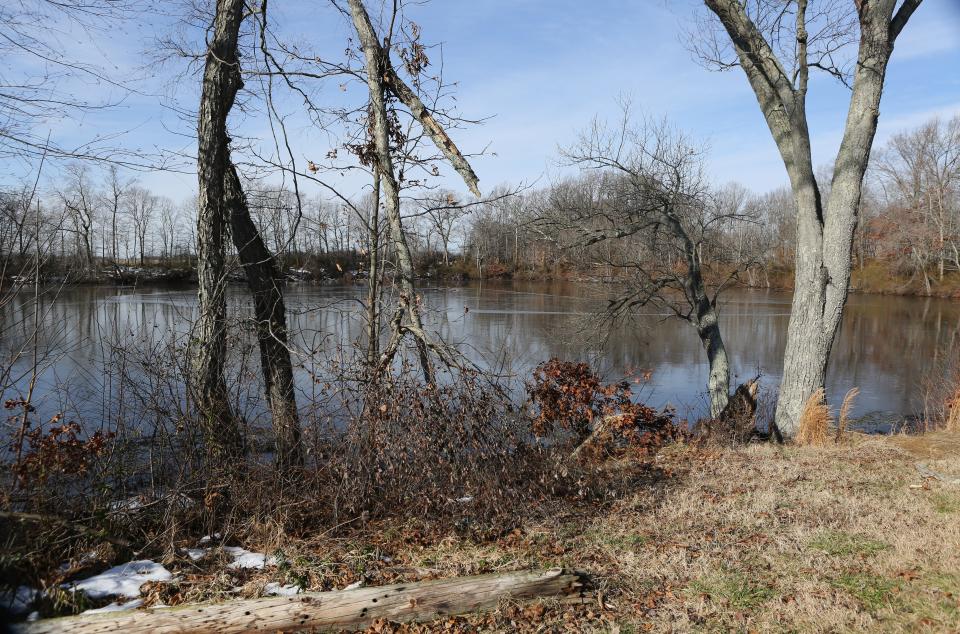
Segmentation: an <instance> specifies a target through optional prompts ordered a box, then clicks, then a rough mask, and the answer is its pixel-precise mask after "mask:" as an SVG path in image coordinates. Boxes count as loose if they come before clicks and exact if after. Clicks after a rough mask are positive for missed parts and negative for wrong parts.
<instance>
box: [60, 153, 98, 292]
mask: <svg viewBox="0 0 960 634" xmlns="http://www.w3.org/2000/svg"><path fill="white" fill-rule="evenodd" d="M68 174H69V178H70V181H69V185H68V189H67V191H65V192H62V193H61V194H60V197H61V200H62V201H63V205H64V207H65V208H66V210H67V212H68V213H69V216H70V221H71V223H72V225H73V227H72V229H73V233H74V237H75V239H76V242H77V245H78V246H79V249H78V252H79V253H80V254H81V258H82V260H83V270H84V271H85V272H86V273H87V274H90V273H92V272H93V269H94V246H93V233H94V222H95V219H96V213H97V193H96V192H95V191H94V189H93V184H92V183H91V182H90V170H89V168H88V167H87V166H86V165H81V164H73V165H71V166H70V167H69V168H68Z"/></svg>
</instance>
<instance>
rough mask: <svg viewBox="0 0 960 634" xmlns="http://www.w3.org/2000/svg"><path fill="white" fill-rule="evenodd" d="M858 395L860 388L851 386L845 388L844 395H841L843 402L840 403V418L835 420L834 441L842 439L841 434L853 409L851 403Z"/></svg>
mask: <svg viewBox="0 0 960 634" xmlns="http://www.w3.org/2000/svg"><path fill="white" fill-rule="evenodd" d="M859 395H860V388H858V387H852V388H850V389H849V390H847V393H846V395H845V396H844V397H843V403H841V404H840V419H839V420H838V421H837V434H836V437H835V440H836V442H840V441H841V440H843V434H844V433H845V432H846V431H847V427H849V425H850V412H851V411H853V405H854V403H856V402H857V397H858V396H859Z"/></svg>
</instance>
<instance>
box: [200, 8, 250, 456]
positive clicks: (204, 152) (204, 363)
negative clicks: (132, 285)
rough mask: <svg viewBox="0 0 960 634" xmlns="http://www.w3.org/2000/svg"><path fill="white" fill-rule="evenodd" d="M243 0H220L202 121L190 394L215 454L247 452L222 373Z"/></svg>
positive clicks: (205, 81) (203, 92)
mask: <svg viewBox="0 0 960 634" xmlns="http://www.w3.org/2000/svg"><path fill="white" fill-rule="evenodd" d="M243 9H244V1H243V0H217V6H216V15H215V17H214V21H213V28H212V31H213V34H212V36H211V38H210V41H209V45H208V49H207V56H206V63H205V67H204V73H203V86H202V90H201V94H200V112H199V116H198V124H197V141H198V148H197V177H198V181H199V183H198V184H199V196H198V212H197V279H198V282H199V286H200V288H199V292H198V297H199V311H200V314H199V317H198V319H197V322H196V324H195V330H194V333H193V337H192V340H193V341H192V346H191V347H192V350H191V361H192V377H191V378H192V385H191V390H192V394H193V398H194V400H195V401H196V405H197V409H198V410H199V413H200V417H201V424H202V425H203V433H204V438H205V442H206V445H207V449H208V451H209V452H210V453H211V454H212V455H213V457H214V458H217V459H229V458H231V457H235V456H237V455H239V454H241V453H242V452H243V437H242V435H241V433H240V425H239V422H238V421H237V419H236V417H235V416H234V414H233V410H232V407H231V405H230V400H229V398H228V393H227V385H226V380H225V378H224V366H225V365H226V334H227V324H226V296H225V287H226V279H225V273H226V266H225V256H224V242H225V238H226V230H227V222H228V215H227V209H226V206H225V200H224V185H225V175H226V173H227V167H228V163H229V149H228V142H229V139H228V137H227V127H226V126H227V115H228V114H229V112H230V108H231V107H232V106H233V100H234V97H235V96H236V93H237V90H238V89H239V87H240V85H241V83H242V82H241V78H240V69H239V67H238V62H237V38H238V33H239V29H240V23H241V21H242V20H243Z"/></svg>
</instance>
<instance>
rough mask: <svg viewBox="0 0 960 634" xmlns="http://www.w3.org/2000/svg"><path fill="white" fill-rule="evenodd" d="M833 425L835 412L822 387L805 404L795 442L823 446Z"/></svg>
mask: <svg viewBox="0 0 960 634" xmlns="http://www.w3.org/2000/svg"><path fill="white" fill-rule="evenodd" d="M832 425H833V414H832V413H831V411H830V405H828V404H827V399H826V396H825V395H824V391H823V388H820V389H818V390H817V391H816V392H814V393H813V394H811V395H810V398H808V399H807V402H806V403H804V404H803V411H802V412H801V413H800V423H799V425H798V428H797V435H796V438H795V442H796V443H797V444H798V445H808V446H813V447H822V446H823V445H825V444H827V439H828V438H829V431H830V427H831V426H832Z"/></svg>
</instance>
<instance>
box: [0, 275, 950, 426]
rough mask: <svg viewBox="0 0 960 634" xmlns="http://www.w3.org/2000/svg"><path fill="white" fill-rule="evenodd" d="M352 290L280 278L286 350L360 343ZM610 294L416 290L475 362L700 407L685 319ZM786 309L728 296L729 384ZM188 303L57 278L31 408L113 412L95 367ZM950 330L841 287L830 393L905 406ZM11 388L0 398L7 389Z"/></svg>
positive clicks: (783, 303)
mask: <svg viewBox="0 0 960 634" xmlns="http://www.w3.org/2000/svg"><path fill="white" fill-rule="evenodd" d="M364 292H365V291H364V289H363V288H362V287H359V286H357V287H348V286H341V287H312V286H293V287H290V289H289V291H288V306H289V308H290V320H291V330H292V332H293V334H294V336H293V338H292V342H293V344H294V345H295V347H297V348H298V349H300V350H302V351H314V352H317V353H319V354H320V355H322V356H329V355H333V354H337V353H338V350H339V349H340V348H341V347H342V346H344V345H346V346H348V347H349V345H350V344H351V343H353V342H361V341H362V339H363V336H364V332H363V331H364V324H363V321H362V319H361V317H360V311H361V310H362V307H361V305H360V303H359V300H360V299H361V298H362V297H363V295H364ZM610 292H611V289H609V288H605V287H589V286H583V285H576V284H570V283H556V284H544V283H513V284H509V283H505V284H490V283H485V284H482V285H480V284H474V285H468V286H434V287H429V288H423V289H422V294H423V298H424V301H425V303H426V305H427V306H429V308H430V310H429V313H428V316H427V319H426V321H427V323H428V325H429V327H430V329H432V330H433V331H434V332H436V333H438V334H439V336H441V337H442V338H443V339H444V340H445V341H447V342H448V343H450V344H452V345H456V346H458V347H459V348H460V350H462V351H463V352H464V353H465V354H467V355H468V356H469V357H470V358H471V359H473V360H474V361H476V362H477V363H479V364H480V365H482V366H484V367H487V368H493V369H495V370H496V371H498V372H501V373H504V374H510V375H513V376H516V377H519V378H521V379H522V378H525V377H526V376H528V375H529V372H530V370H531V369H532V368H533V367H534V366H535V365H536V364H537V363H539V362H541V361H543V360H546V359H548V358H550V357H554V356H555V357H561V358H566V359H583V360H589V361H591V362H592V363H594V364H596V365H597V366H598V367H599V368H601V370H602V371H603V372H604V373H606V374H607V376H608V377H610V378H611V379H613V378H618V377H619V376H622V375H623V374H625V373H628V372H631V371H634V370H637V369H643V368H649V369H652V370H653V371H654V372H653V377H652V380H651V381H650V384H649V385H648V386H647V387H646V388H645V391H644V397H645V398H646V399H647V400H648V401H649V402H651V403H652V404H654V405H656V406H663V405H667V404H671V405H673V406H675V407H677V409H678V410H679V411H680V413H681V414H682V415H684V416H687V417H690V418H695V417H697V416H699V415H701V414H702V413H703V412H704V411H705V410H706V400H705V398H704V396H703V391H704V385H705V382H706V377H707V367H706V363H705V359H704V354H703V351H702V348H701V347H700V344H699V342H698V340H697V339H696V337H695V336H694V333H693V332H692V329H691V327H690V326H689V325H687V324H685V323H682V322H679V321H677V320H674V319H670V318H668V317H667V315H662V314H657V313H656V312H655V311H652V310H648V311H646V312H645V313H644V314H642V315H638V316H637V317H636V319H635V320H634V321H632V322H631V323H623V324H617V325H615V326H614V327H612V328H606V327H604V328H599V327H598V326H599V325H600V323H601V320H600V319H599V318H598V313H599V312H600V311H602V308H603V306H604V305H605V298H606V296H607V295H608V294H609V293H610ZM230 298H231V310H232V311H233V313H234V314H239V315H245V314H249V313H250V308H249V305H248V300H247V298H246V296H245V293H244V291H243V289H242V288H239V287H238V288H235V289H232V291H231V294H230ZM789 309H790V297H789V295H787V294H782V293H773V292H762V291H731V292H730V293H728V295H727V296H726V300H725V301H724V303H723V305H722V310H721V323H722V327H723V332H724V336H725V339H726V341H727V346H728V350H729V352H730V353H731V361H732V364H733V369H734V372H735V375H736V377H737V380H744V379H746V378H750V377H753V376H755V375H757V374H762V376H763V379H762V380H763V381H764V383H765V385H767V386H776V384H777V383H778V382H779V376H780V361H781V358H782V355H783V349H784V346H785V344H786V327H787V320H788V317H789ZM195 310H196V298H195V291H194V290H191V289H184V290H159V289H146V290H138V289H123V288H110V289H105V288H70V289H63V290H61V291H59V292H54V291H50V292H48V293H46V294H45V295H44V296H43V298H42V300H41V302H40V311H39V313H38V315H37V319H38V322H39V328H38V331H37V341H38V343H39V345H38V351H39V358H38V363H39V365H40V367H41V368H42V369H43V371H42V373H41V374H40V376H39V377H38V382H37V385H36V388H35V400H36V402H37V403H38V404H39V409H40V410H41V413H42V414H43V415H48V414H51V413H53V412H56V411H66V412H67V413H68V414H70V415H81V416H84V417H85V418H88V419H89V418H91V417H96V416H106V415H108V414H107V413H110V415H115V414H116V412H117V411H119V410H118V408H119V407H121V406H122V398H121V396H122V395H120V394H119V393H118V392H117V389H118V388H117V386H116V385H115V384H114V382H115V378H114V377H113V375H111V374H110V373H106V372H104V368H105V367H106V366H107V365H108V364H110V363H111V362H116V361H117V358H118V355H121V354H122V353H123V351H124V350H129V349H131V348H133V349H136V350H138V351H139V352H141V353H143V354H144V355H146V356H148V357H149V355H150V354H151V350H154V349H158V348H159V346H162V345H163V344H164V343H167V342H171V341H174V340H177V339H178V338H180V339H181V340H182V337H183V336H184V335H185V334H186V333H187V332H188V330H189V326H190V323H191V321H192V320H193V318H194V316H195ZM33 323H34V308H33V303H32V301H30V300H29V298H27V297H23V296H21V297H18V298H16V299H15V300H14V301H13V302H11V303H10V304H8V305H7V306H5V307H3V308H2V309H0V348H2V353H3V355H4V356H5V358H9V356H10V355H11V354H12V352H13V351H16V350H18V349H21V348H23V349H28V350H30V349H32V341H33ZM958 332H960V303H957V302H951V301H946V300H936V299H918V298H903V297H884V296H867V295H854V296H852V297H851V299H850V302H849V307H848V310H847V314H846V317H845V319H844V323H843V326H842V330H841V333H840V336H839V337H838V340H837V342H836V344H835V347H834V355H833V358H832V362H831V366H830V372H829V388H830V393H831V397H832V398H833V399H837V400H839V399H841V398H842V396H843V393H844V392H845V391H846V390H847V389H849V388H851V387H853V386H858V387H860V389H861V394H860V398H859V400H858V401H857V406H856V411H855V412H854V413H855V415H857V416H860V415H864V414H867V413H876V412H880V413H883V414H886V415H898V416H903V415H908V414H913V413H916V412H917V411H919V410H920V409H921V406H922V403H921V394H920V390H918V385H919V382H920V381H921V379H922V377H924V376H925V375H926V374H927V373H928V372H930V371H931V370H932V369H933V368H934V367H936V364H937V357H938V355H939V354H942V350H943V349H945V347H947V346H952V345H953V344H954V343H955V342H956V340H957V336H958ZM300 360H301V361H305V359H304V358H301V359H300ZM32 362H33V357H32V353H31V354H28V355H26V356H24V357H22V358H21V359H20V361H19V362H18V363H17V364H16V366H15V367H14V372H13V375H12V376H13V377H14V378H15V379H18V380H17V388H18V389H19V390H25V389H26V382H27V378H28V375H29V368H30V367H31V366H32ZM305 365H306V366H307V367H309V365H310V364H309V363H306V364H305ZM298 381H299V386H300V388H301V391H302V396H301V398H309V397H310V395H311V394H313V390H314V389H315V385H314V382H313V381H312V380H311V378H310V375H309V372H307V371H306V370H301V371H300V372H299V376H298ZM67 387H69V389H65V388H67ZM15 391H16V390H12V391H8V392H7V393H5V394H4V398H12V397H13V396H14V394H15ZM253 391H254V392H255V390H253ZM118 401H120V402H119V403H118Z"/></svg>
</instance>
